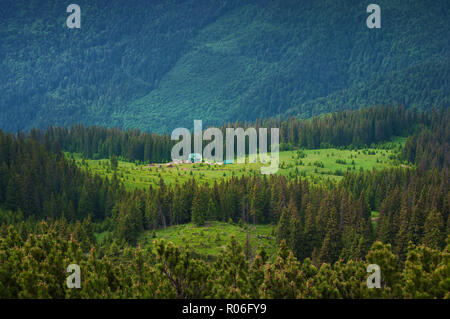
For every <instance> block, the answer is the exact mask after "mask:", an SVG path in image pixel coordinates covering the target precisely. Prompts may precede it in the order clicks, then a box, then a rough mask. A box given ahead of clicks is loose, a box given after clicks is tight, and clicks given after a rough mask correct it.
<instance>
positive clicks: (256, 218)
mask: <svg viewBox="0 0 450 319" xmlns="http://www.w3.org/2000/svg"><path fill="white" fill-rule="evenodd" d="M449 194H450V192H449V178H448V172H438V171H428V172H425V173H423V172H420V171H417V170H412V169H402V168H398V169H390V170H384V171H373V172H365V173H359V174H356V175H355V174H347V175H346V176H345V177H344V178H343V180H342V181H341V182H340V183H339V184H337V185H333V184H331V185H324V184H320V185H313V184H311V183H310V182H308V181H307V180H306V179H301V178H299V177H298V176H297V177H296V178H294V179H292V180H287V179H286V178H285V177H283V176H271V177H269V178H268V177H262V178H261V177H259V176H253V177H249V176H243V177H240V178H232V179H230V180H223V181H220V182H218V183H217V182H216V183H214V185H212V186H208V185H198V184H197V183H196V182H195V180H194V179H192V180H191V181H189V182H186V183H185V184H183V185H179V184H177V183H176V184H175V186H174V187H167V186H166V185H165V184H164V182H163V180H161V182H160V185H159V187H157V188H151V189H150V190H149V191H142V190H136V191H135V192H134V194H133V196H132V198H127V199H125V200H124V201H120V202H119V203H118V204H117V210H115V214H114V218H115V219H114V223H113V224H114V225H115V232H114V238H116V239H119V240H120V239H124V240H126V241H128V242H130V243H136V240H137V238H138V236H139V234H140V233H141V232H142V231H143V230H151V229H156V228H160V227H167V226H171V225H175V224H184V223H187V222H190V221H192V222H194V223H195V224H197V225H199V226H202V225H205V224H207V223H208V221H213V220H214V221H217V220H218V221H225V222H233V223H243V224H245V223H249V224H251V223H254V224H258V223H263V224H264V223H272V224H276V225H278V228H277V238H278V241H279V242H281V240H285V241H286V242H287V244H288V246H289V248H290V249H292V251H294V253H295V255H296V256H297V257H298V258H299V259H300V260H303V259H304V258H307V257H311V258H312V260H313V261H314V262H315V263H321V262H335V261H336V260H338V259H339V258H343V259H345V260H349V259H353V260H355V259H358V258H362V257H364V256H365V255H366V254H367V252H368V249H369V248H370V246H371V245H372V243H373V242H374V240H381V241H382V242H384V243H389V244H392V247H393V250H394V251H395V253H396V254H397V255H398V256H399V257H400V258H401V260H403V259H404V256H405V249H406V246H407V245H408V242H409V241H411V242H412V243H414V244H417V245H418V244H426V245H427V246H429V247H432V248H438V249H442V248H443V247H444V244H445V243H444V241H445V238H446V237H447V235H448V231H449V227H450V221H449V217H448V216H449V211H450V201H449ZM372 211H377V212H379V216H373V215H372V214H371V212H372Z"/></svg>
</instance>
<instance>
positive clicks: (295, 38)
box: [0, 0, 450, 132]
mask: <svg viewBox="0 0 450 319" xmlns="http://www.w3.org/2000/svg"><path fill="white" fill-rule="evenodd" d="M377 3H378V4H379V5H380V6H381V8H382V28H381V29H378V30H369V29H368V28H367V27H366V25H365V21H366V18H367V16H368V14H367V13H366V6H367V3H364V2H361V1H353V0H344V1H339V2H336V1H332V0H318V1H298V0H282V1H279V0H265V1H256V0H255V1H246V2H242V1H225V0H212V1H195V0H176V1H170V2H168V1H161V0H158V1H144V0H136V1H132V2H130V1H124V0H122V1H114V2H111V1H106V0H96V1H87V0H80V1H78V2H77V4H79V5H80V7H81V9H82V21H83V22H82V27H81V29H79V30H69V29H68V28H67V27H66V26H65V19H66V18H67V15H68V14H67V13H66V11H65V6H66V4H65V3H49V2H48V1H45V0H29V1H16V0H14V1H13V0H4V1H3V2H2V8H3V10H2V13H1V16H0V37H1V39H2V41H1V42H0V80H1V81H0V128H3V129H6V130H11V131H16V130H17V129H29V128H31V127H36V126H40V127H43V126H47V125H48V124H52V125H68V124H72V123H84V124H101V125H107V126H121V127H127V128H141V129H145V130H153V131H158V132H161V131H169V132H170V131H172V130H173V129H174V128H176V127H180V126H182V127H189V128H190V127H191V126H192V120H193V119H202V120H204V124H205V125H209V124H213V125H219V124H223V122H224V121H234V120H237V119H239V120H251V119H255V118H258V117H259V118H266V117H270V116H276V115H287V114H288V115H295V116H300V117H309V116H311V115H314V114H319V113H322V112H329V111H332V110H336V109H341V108H359V107H364V106H370V105H373V104H394V103H399V104H405V105H406V106H407V107H420V108H428V107H431V106H448V105H449V104H450V91H449V90H448V87H449V86H448V78H449V74H450V56H449V53H448V52H450V40H449V39H450V38H449V37H448V34H447V33H448V30H449V29H450V20H449V19H448V16H450V4H449V2H448V1H447V0H438V1H434V2H433V5H432V6H430V5H429V4H428V3H427V2H425V1H408V2H405V1H400V0H396V1H388V0H380V1H378V2H377Z"/></svg>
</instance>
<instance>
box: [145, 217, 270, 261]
mask: <svg viewBox="0 0 450 319" xmlns="http://www.w3.org/2000/svg"><path fill="white" fill-rule="evenodd" d="M274 228H275V226H273V225H256V226H252V225H248V226H247V225H246V226H244V227H242V226H239V225H234V224H229V223H223V222H211V223H209V224H207V225H206V226H202V227H198V226H195V225H194V224H192V223H189V224H184V225H176V226H171V227H167V228H166V229H158V230H155V231H146V232H144V233H143V234H142V235H141V237H140V239H139V241H138V243H139V244H140V245H141V246H142V247H150V246H152V245H153V241H154V240H161V239H163V240H165V241H167V242H173V243H174V244H175V245H177V246H178V247H183V248H185V249H190V250H191V251H192V252H193V253H194V254H197V255H198V257H200V258H203V259H205V260H208V261H213V260H215V258H216V257H217V255H218V254H219V253H220V252H221V251H223V249H224V248H225V247H226V245H227V243H229V241H230V238H231V236H234V237H235V238H236V239H237V241H238V242H239V243H240V244H241V245H242V248H243V249H246V251H247V253H248V254H249V255H251V256H253V255H254V254H255V253H256V250H257V249H259V248H264V250H265V251H266V253H267V254H268V255H269V256H271V257H273V256H275V254H276V251H277V245H276V239H275V235H274V234H275V231H274ZM247 238H248V239H247ZM247 242H248V244H246V243H247Z"/></svg>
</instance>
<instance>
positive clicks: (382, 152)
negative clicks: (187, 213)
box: [68, 141, 402, 190]
mask: <svg viewBox="0 0 450 319" xmlns="http://www.w3.org/2000/svg"><path fill="white" fill-rule="evenodd" d="M397 143H398V144H399V145H401V143H402V141H398V142H396V143H395V145H396V144H397ZM396 153H397V149H396V148H394V149H375V148H367V149H359V150H347V149H342V150H341V149H336V148H329V149H317V150H295V151H285V152H280V167H279V170H278V172H277V174H282V175H284V176H286V177H290V178H292V177H294V176H296V175H300V176H303V177H308V178H311V179H312V180H313V181H315V182H317V181H320V180H325V179H332V180H339V179H340V178H342V176H343V175H344V174H345V173H346V172H347V171H352V172H357V171H359V170H371V169H373V168H375V169H383V168H388V167H395V166H398V165H399V163H398V161H397V160H395V155H396ZM73 155H74V158H75V159H76V160H77V162H78V164H79V165H80V166H81V167H84V168H86V169H89V170H90V171H92V172H94V173H96V174H98V175H100V176H103V177H108V178H111V177H112V176H113V170H112V169H111V167H110V162H109V160H108V159H103V160H83V159H82V157H81V156H80V155H79V154H73ZM68 156H70V154H68ZM261 166H262V165H261V164H259V163H258V164H249V163H246V164H229V165H221V166H219V165H209V164H205V163H199V164H180V165H174V167H168V166H167V165H166V164H155V165H154V166H149V165H143V164H138V163H130V162H125V161H119V166H118V169H117V176H118V177H119V179H120V180H122V181H123V182H124V184H125V187H126V188H127V189H129V190H132V189H135V188H148V187H149V186H150V185H152V186H157V185H158V183H159V180H160V178H163V179H164V182H165V183H166V184H173V183H175V181H178V182H181V183H183V182H185V181H187V180H189V179H191V178H192V177H194V178H195V179H196V180H197V181H198V182H199V183H210V184H212V183H213V182H214V181H215V180H218V179H222V178H223V179H228V178H231V177H232V176H236V177H240V176H242V175H253V174H260V172H261V171H260V168H261Z"/></svg>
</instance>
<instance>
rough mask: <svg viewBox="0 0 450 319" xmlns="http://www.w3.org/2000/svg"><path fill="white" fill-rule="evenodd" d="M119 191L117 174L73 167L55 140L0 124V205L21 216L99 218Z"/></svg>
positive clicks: (107, 210)
mask: <svg viewBox="0 0 450 319" xmlns="http://www.w3.org/2000/svg"><path fill="white" fill-rule="evenodd" d="M124 193H125V192H124V188H123V186H122V185H120V184H119V182H118V179H115V178H113V179H112V180H111V181H109V180H108V179H102V178H100V177H99V176H96V175H92V174H90V173H88V172H85V171H82V170H81V169H79V168H78V167H77V165H76V163H75V161H74V160H68V159H66V157H65V156H64V154H63V153H62V152H61V151H60V146H59V145H58V143H57V142H56V141H54V140H50V139H46V140H45V142H44V143H40V142H39V141H38V140H36V139H35V138H34V137H33V133H32V134H31V135H30V136H25V135H23V134H18V135H11V134H4V133H3V132H2V131H1V130H0V209H1V208H3V209H5V210H9V211H14V212H15V213H16V214H17V216H21V218H23V219H27V218H32V219H34V220H40V219H44V218H59V217H62V216H64V217H65V218H67V219H68V220H70V221H73V220H82V219H84V218H87V217H88V216H91V217H92V219H94V220H103V219H104V218H105V217H106V216H108V215H110V214H111V210H112V208H113V206H114V203H115V201H116V200H117V199H119V198H120V197H121V196H122V195H123V194H124ZM21 218H19V219H21ZM16 219H17V218H16Z"/></svg>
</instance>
